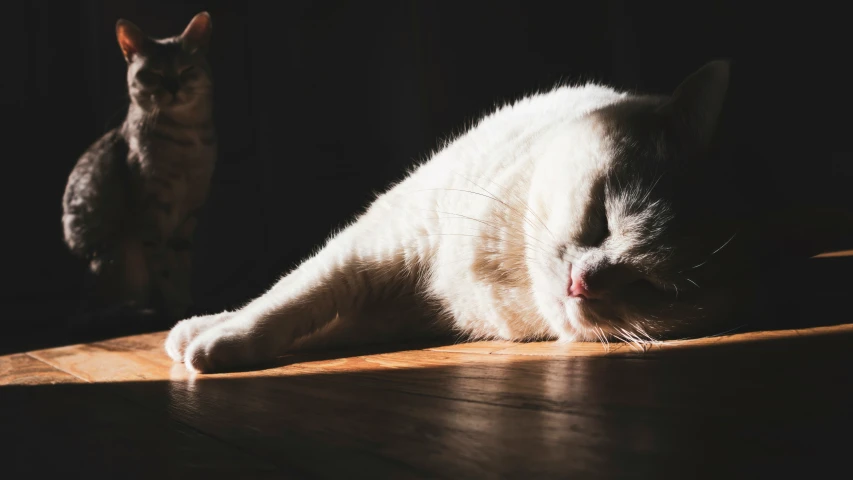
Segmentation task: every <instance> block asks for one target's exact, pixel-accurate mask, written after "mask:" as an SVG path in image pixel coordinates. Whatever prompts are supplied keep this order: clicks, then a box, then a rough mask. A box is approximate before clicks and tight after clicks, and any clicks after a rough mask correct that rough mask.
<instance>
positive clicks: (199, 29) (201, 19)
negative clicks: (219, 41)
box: [181, 12, 213, 53]
mask: <svg viewBox="0 0 853 480" xmlns="http://www.w3.org/2000/svg"><path fill="white" fill-rule="evenodd" d="M212 30H213V23H212V21H211V19H210V14H209V13H207V12H201V13H199V14H198V15H196V16H195V17H193V19H192V20H190V23H189V25H187V28H185V29H184V33H182V34H181V42H183V44H184V48H185V49H186V50H187V51H188V52H190V53H194V52H195V51H196V50H198V49H202V50H203V49H206V48H207V45H208V43H210V34H211V31H212Z"/></svg>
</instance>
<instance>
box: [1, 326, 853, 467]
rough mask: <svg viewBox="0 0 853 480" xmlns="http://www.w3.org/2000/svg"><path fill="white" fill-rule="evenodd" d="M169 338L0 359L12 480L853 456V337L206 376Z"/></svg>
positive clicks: (557, 348) (845, 332) (363, 356)
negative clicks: (168, 349)
mask: <svg viewBox="0 0 853 480" xmlns="http://www.w3.org/2000/svg"><path fill="white" fill-rule="evenodd" d="M164 338H165V333H154V334H146V335H137V336H132V337H125V338H117V339H112V340H107V341H101V342H95V343H91V344H81V345H73V346H65V347H59V348H50V349H46V350H36V351H30V352H27V353H19V354H14V355H8V356H4V357H0V425H2V434H3V439H4V440H5V444H6V445H5V446H4V447H3V449H2V453H0V459H2V463H0V469H2V470H0V471H2V472H4V474H0V475H2V477H3V478H9V479H17V478H42V476H43V475H46V474H62V475H75V474H80V475H85V476H88V477H89V478H161V477H168V478H178V477H180V478H202V477H204V478H226V477H228V478H273V477H274V478H314V477H324V478H332V477H333V478H426V477H429V478H437V477H438V478H497V477H500V478H542V477H552V478H554V477H559V478H723V476H726V477H731V476H732V475H734V476H735V477H740V478H767V477H769V476H774V477H775V476H779V474H783V475H782V476H783V478H788V477H789V476H800V475H807V476H808V477H809V478H811V477H815V476H817V475H819V474H821V472H829V471H831V470H832V469H834V468H835V467H838V466H840V465H844V464H845V463H846V462H847V460H848V458H849V457H848V455H849V454H850V447H851V444H852V443H851V441H850V434H851V433H850V432H851V431H853V429H851V426H853V422H851V415H850V411H851V407H852V406H853V402H851V400H853V394H851V388H850V387H851V385H853V370H851V368H850V367H851V366H853V361H851V360H853V349H851V348H850V346H851V340H853V324H846V325H837V326H831V327H822V328H813V329H808V330H799V331H795V330H789V331H775V332H758V333H746V334H739V335H732V336H727V337H718V338H711V339H704V340H697V341H688V342H680V343H673V344H666V345H662V346H660V347H654V348H651V349H650V350H648V351H646V352H639V351H635V350H632V349H631V348H629V347H626V346H614V347H612V348H611V349H610V350H609V351H607V350H605V349H604V347H603V346H602V345H600V344H591V343H590V344H585V343H580V344H573V345H557V344H553V343H534V344H509V343H503V342H484V343H472V344H462V345H455V346H441V347H428V348H421V349H412V350H404V351H396V352H385V353H376V352H374V353H367V352H348V353H346V352H345V353H341V352H338V353H334V354H328V355H327V356H326V358H323V357H317V356H314V357H308V356H304V357H290V358H285V359H283V365H282V366H280V367H278V368H273V369H267V370H263V371H257V372H245V373H233V374H222V375H205V376H197V377H192V376H189V375H188V374H187V372H186V370H185V369H184V367H183V366H182V365H180V364H173V363H172V362H171V360H170V359H169V358H168V357H167V356H166V355H165V354H164V353H163V350H162V343H163V340H164ZM9 472H13V474H12V475H7V474H8V473H9Z"/></svg>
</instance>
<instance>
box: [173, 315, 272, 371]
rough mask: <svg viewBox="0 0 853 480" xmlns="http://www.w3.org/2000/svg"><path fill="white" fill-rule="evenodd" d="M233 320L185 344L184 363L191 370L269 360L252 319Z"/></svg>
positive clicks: (235, 365)
mask: <svg viewBox="0 0 853 480" xmlns="http://www.w3.org/2000/svg"><path fill="white" fill-rule="evenodd" d="M235 320H236V319H234V320H232V321H231V322H227V323H223V324H221V325H217V326H215V327H213V328H210V329H208V330H206V331H204V332H202V333H201V334H200V335H199V336H198V337H196V338H195V339H194V340H193V341H192V342H190V344H189V345H188V346H187V347H186V351H185V352H184V357H183V361H184V365H186V367H187V369H188V370H190V371H195V372H200V373H210V372H215V371H222V370H229V369H233V368H237V367H243V366H248V365H251V364H254V363H257V362H260V361H265V360H269V358H266V357H267V356H266V355H264V352H265V351H266V349H265V348H263V346H262V345H260V344H261V343H262V342H259V341H258V340H259V339H260V337H261V334H260V332H257V331H255V330H253V329H252V328H251V325H250V323H249V322H239V321H235Z"/></svg>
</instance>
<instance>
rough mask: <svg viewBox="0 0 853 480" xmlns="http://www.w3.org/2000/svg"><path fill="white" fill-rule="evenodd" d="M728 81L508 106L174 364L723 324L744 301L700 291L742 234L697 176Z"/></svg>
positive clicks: (181, 351) (625, 334) (222, 320)
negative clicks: (426, 340) (446, 340)
mask: <svg viewBox="0 0 853 480" xmlns="http://www.w3.org/2000/svg"><path fill="white" fill-rule="evenodd" d="M728 84H729V63H728V62H727V61H715V62H711V63H709V64H707V65H706V66H704V67H703V68H702V69H700V70H699V71H697V72H696V73H694V74H693V75H691V76H689V77H688V78H687V79H686V80H685V81H684V82H683V83H682V84H681V85H680V86H679V87H678V89H676V91H675V92H674V94H673V95H672V96H671V97H665V96H649V95H634V94H630V93H625V92H618V91H615V90H613V89H611V88H607V87H604V86H599V85H591V84H589V85H584V86H574V87H571V86H564V87H559V88H556V89H554V90H552V91H550V92H547V93H542V94H538V95H534V96H531V97H529V98H525V99H523V100H521V101H518V102H517V103H514V104H512V105H508V106H505V107H503V108H500V109H498V110H497V111H496V112H494V113H492V114H491V115H488V116H486V117H485V118H483V119H482V120H481V121H480V122H478V123H477V124H476V126H474V127H473V128H471V129H470V130H469V131H468V132H467V133H465V134H464V135H461V136H460V137H458V138H457V139H455V140H454V141H452V142H450V143H448V144H447V145H446V146H445V147H444V148H443V149H441V150H440V151H439V152H438V153H436V154H434V155H433V156H432V158H431V159H429V160H428V161H427V162H425V163H423V164H422V165H420V166H419V167H417V168H416V169H415V170H414V171H413V172H411V174H410V175H408V177H407V178H406V179H405V180H403V181H402V182H400V183H399V184H397V185H395V186H394V187H393V188H391V189H390V190H388V191H387V192H386V193H384V194H383V195H381V196H380V197H378V198H377V199H376V200H375V201H374V202H373V204H372V205H371V206H370V208H369V209H368V210H367V211H366V213H364V214H363V215H361V217H360V218H358V219H357V220H356V221H355V222H354V223H352V224H351V225H350V226H349V227H347V228H346V229H344V230H343V231H341V232H339V233H337V234H336V235H334V236H333V237H332V238H331V239H330V240H329V241H328V243H327V244H326V245H325V246H324V247H323V248H322V249H321V250H320V251H319V252H318V253H317V254H316V255H314V256H313V257H311V258H309V259H308V260H306V261H305V262H304V263H302V265H301V266H299V267H298V268H296V269H295V270H294V271H293V272H291V273H289V274H288V275H286V276H285V277H284V278H282V279H281V280H280V281H279V282H278V283H277V284H276V285H275V286H273V287H272V288H271V289H270V290H269V291H268V292H266V293H265V294H263V295H262V296H260V297H258V298H256V299H255V300H253V301H252V302H250V303H249V304H248V305H246V306H245V307H243V308H241V309H239V310H237V311H233V312H231V311H227V312H222V313H219V314H216V315H210V316H203V317H195V318H191V319H188V320H184V321H182V322H179V323H178V324H177V325H176V326H175V327H174V328H173V329H172V331H171V333H170V334H169V337H168V339H167V341H166V350H167V352H168V354H169V356H171V357H172V358H173V359H174V360H175V361H183V362H184V363H185V364H186V367H187V368H188V369H191V370H194V371H201V372H211V371H216V370H223V369H229V368H234V367H241V366H247V365H253V364H258V363H261V362H266V361H270V360H272V359H274V358H275V357H276V356H278V355H281V354H284V353H287V352H291V351H294V350H299V349H306V348H317V347H329V346H341V345H347V344H349V345H357V344H364V343H373V342H376V341H393V340H395V339H396V340H399V339H407V338H413V337H418V336H423V335H429V334H439V333H442V332H456V333H457V334H458V333H460V332H461V333H462V334H464V335H465V338H500V339H511V340H524V339H561V340H573V339H601V340H607V339H608V338H621V339H625V340H632V341H645V340H651V339H653V338H655V339H656V338H661V337H671V336H672V335H683V334H687V333H689V332H691V331H692V327H693V326H696V325H701V326H707V322H711V321H712V320H713V319H715V318H716V317H719V316H724V314H725V312H726V307H727V305H728V304H729V302H727V301H726V300H727V299H728V298H729V295H728V293H727V292H728V288H727V287H728V286H727V285H726V284H725V282H723V283H721V284H720V283H719V282H718V283H714V282H713V281H712V282H711V283H709V286H708V287H705V286H703V288H699V282H698V281H697V278H698V277H699V276H701V272H703V271H704V270H703V268H701V266H702V264H703V263H707V261H708V260H709V259H712V258H714V256H713V253H714V252H715V249H717V250H718V249H719V247H720V246H721V244H725V241H726V239H727V238H728V239H731V236H732V234H733V233H734V232H733V231H730V230H726V229H725V228H722V227H721V224H720V223H719V222H711V221H710V218H709V217H707V216H706V215H705V214H703V213H702V212H703V210H701V208H702V202H701V201H700V200H701V199H698V198H694V197H696V195H691V193H692V192H695V191H699V190H695V189H693V187H692V185H693V184H692V183H691V182H695V181H696V179H695V178H694V177H695V175H694V177H691V173H690V172H691V171H692V168H691V166H692V165H696V164H697V163H699V162H702V161H704V160H703V159H705V158H706V157H707V156H708V155H707V153H706V152H707V150H708V147H709V145H710V143H711V140H712V137H713V134H714V132H715V129H716V127H717V123H718V117H719V116H720V112H721V109H722V106H723V101H724V99H725V96H726V91H727V89H728ZM694 207H695V209H694ZM282 221H284V219H283V220H282ZM714 285H717V286H718V287H719V288H715V287H714ZM703 323H705V325H703Z"/></svg>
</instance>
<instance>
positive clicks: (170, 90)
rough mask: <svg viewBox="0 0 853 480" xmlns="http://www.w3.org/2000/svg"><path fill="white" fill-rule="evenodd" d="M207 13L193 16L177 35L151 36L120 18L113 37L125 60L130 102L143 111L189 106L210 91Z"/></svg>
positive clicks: (203, 97)
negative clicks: (207, 53)
mask: <svg viewBox="0 0 853 480" xmlns="http://www.w3.org/2000/svg"><path fill="white" fill-rule="evenodd" d="M211 29H212V25H211V20H210V15H209V14H208V13H207V12H202V13H199V14H198V15H196V16H195V17H193V19H192V20H191V21H190V23H189V25H187V27H186V29H184V32H183V33H181V34H180V35H178V36H175V37H170V38H164V39H154V38H150V37H148V36H147V35H145V34H144V33H143V32H142V31H141V30H140V29H139V27H137V26H136V25H134V24H133V23H131V22H129V21H127V20H124V19H121V20H119V21H118V23H117V24H116V37H117V39H118V44H119V46H120V47H121V51H122V53H123V54H124V58H125V60H126V61H127V85H128V92H129V93H130V98H131V101H132V102H133V103H134V104H136V105H138V106H140V107H142V108H143V109H145V110H147V111H152V110H173V109H186V108H192V107H193V106H194V105H197V104H198V103H199V102H206V101H207V100H208V99H209V98H210V96H211V95H212V93H213V82H212V78H211V72H210V66H209V65H208V63H207V60H206V58H205V53H206V50H207V46H208V43H209V41H210V34H211Z"/></svg>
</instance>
